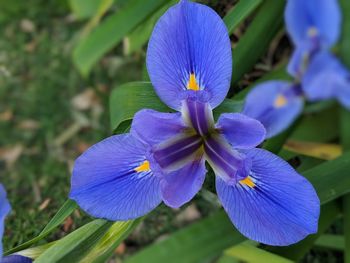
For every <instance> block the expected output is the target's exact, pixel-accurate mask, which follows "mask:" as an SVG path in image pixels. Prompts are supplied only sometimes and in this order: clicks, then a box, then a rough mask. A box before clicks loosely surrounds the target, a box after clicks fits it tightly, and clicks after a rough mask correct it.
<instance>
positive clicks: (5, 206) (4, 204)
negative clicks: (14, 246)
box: [0, 184, 11, 262]
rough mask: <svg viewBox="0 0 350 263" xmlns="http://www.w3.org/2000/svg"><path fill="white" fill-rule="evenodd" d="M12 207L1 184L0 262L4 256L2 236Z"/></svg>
mask: <svg viewBox="0 0 350 263" xmlns="http://www.w3.org/2000/svg"><path fill="white" fill-rule="evenodd" d="M10 210H11V207H10V204H9V202H8V200H7V197H6V191H5V188H4V187H3V186H2V184H0V262H1V257H2V241H1V240H2V236H3V234H4V221H5V217H6V216H7V215H8V213H9V212H10Z"/></svg>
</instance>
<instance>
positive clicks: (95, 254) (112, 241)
mask: <svg viewBox="0 0 350 263" xmlns="http://www.w3.org/2000/svg"><path fill="white" fill-rule="evenodd" d="M141 221H142V218H139V219H137V220H130V221H124V222H115V223H114V224H113V225H112V226H111V228H110V229H109V230H108V231H107V232H106V234H105V235H104V236H103V237H102V238H101V240H100V241H99V242H98V243H97V244H96V246H95V247H94V248H93V249H92V250H91V251H90V252H89V253H88V254H87V255H86V256H85V257H84V258H83V259H82V260H81V261H80V262H81V263H83V262H85V263H87V262H89V263H103V262H107V259H108V258H109V257H110V256H111V255H112V254H113V252H114V250H115V249H116V248H117V247H118V246H119V244H120V243H121V242H122V241H123V240H124V239H125V238H126V237H127V236H128V235H129V234H130V232H131V231H132V230H133V229H134V228H135V227H136V226H137V225H138V224H139V222H141Z"/></svg>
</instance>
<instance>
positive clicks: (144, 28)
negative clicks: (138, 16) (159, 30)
mask: <svg viewBox="0 0 350 263" xmlns="http://www.w3.org/2000/svg"><path fill="white" fill-rule="evenodd" d="M177 2H178V0H169V3H167V4H166V5H164V6H163V7H162V8H160V9H159V10H158V11H157V12H155V14H154V15H152V16H151V17H150V18H149V19H148V20H147V21H144V22H143V23H142V24H140V25H139V26H137V27H136V28H135V29H134V30H133V31H132V32H131V33H130V34H129V35H128V36H126V37H125V38H124V42H123V43H124V53H125V54H126V55H130V54H131V53H133V52H135V51H137V50H139V49H141V48H142V46H143V45H144V44H145V43H146V42H147V40H148V39H149V38H150V36H151V33H152V31H153V27H154V25H155V23H156V22H157V20H158V19H159V18H160V17H161V16H162V15H163V14H164V13H165V11H166V10H167V9H168V8H169V7H170V6H172V5H175V4H176V3H177Z"/></svg>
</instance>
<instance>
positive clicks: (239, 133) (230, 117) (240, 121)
mask: <svg viewBox="0 0 350 263" xmlns="http://www.w3.org/2000/svg"><path fill="white" fill-rule="evenodd" d="M217 128H218V129H219V130H220V132H221V133H222V134H223V135H224V136H225V138H226V139H227V140H228V141H229V143H230V144H231V145H232V146H233V147H234V148H236V149H249V148H253V147H255V146H257V145H259V144H260V143H262V142H263V140H264V139H265V135H266V130H265V128H264V126H263V125H262V124H261V123H260V122H259V121H257V120H255V119H252V118H250V117H247V116H245V115H243V114H240V113H225V114H222V115H221V116H220V118H219V120H218V123H217Z"/></svg>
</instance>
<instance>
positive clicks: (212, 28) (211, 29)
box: [146, 0, 232, 110]
mask: <svg viewBox="0 0 350 263" xmlns="http://www.w3.org/2000/svg"><path fill="white" fill-rule="evenodd" d="M146 59H147V69H148V73H149V76H150V79H151V81H152V84H153V85H154V88H155V90H156V92H157V94H158V95H159V97H160V98H161V100H162V101H163V102H164V103H165V104H167V105H168V106H169V107H171V108H173V109H175V110H180V109H181V101H182V100H183V99H185V98H187V97H195V98H197V99H198V100H201V101H204V102H209V103H210V105H211V106H212V108H214V107H216V106H218V105H219V104H220V103H221V102H222V101H223V100H224V98H225V96H226V94H227V92H228V89H229V85H230V79H231V73H232V55H231V43H230V39H229V36H228V33H227V29H226V26H225V24H224V22H223V21H222V19H221V18H220V17H219V15H218V14H217V13H215V11H214V10H212V9H211V8H209V7H207V6H204V5H201V4H197V3H192V2H189V1H186V0H183V1H180V3H179V4H177V5H175V6H173V7H172V8H170V9H169V10H168V11H167V12H166V13H165V14H164V15H163V16H162V17H161V18H160V19H159V21H158V22H157V24H156V26H155V28H154V31H153V33H152V36H151V38H150V41H149V44H148V50H147V58H146Z"/></svg>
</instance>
